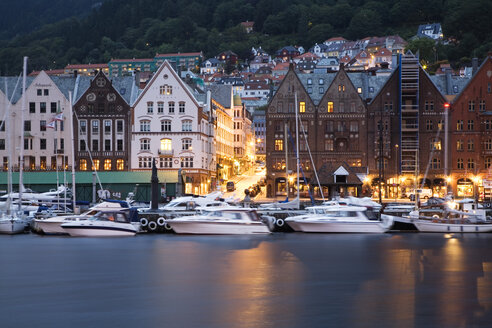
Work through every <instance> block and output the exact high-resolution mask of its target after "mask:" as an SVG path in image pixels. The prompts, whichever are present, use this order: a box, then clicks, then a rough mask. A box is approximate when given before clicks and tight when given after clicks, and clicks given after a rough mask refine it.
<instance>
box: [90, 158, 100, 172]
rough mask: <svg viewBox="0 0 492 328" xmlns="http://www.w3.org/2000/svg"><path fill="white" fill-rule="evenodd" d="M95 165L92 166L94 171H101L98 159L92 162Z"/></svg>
mask: <svg viewBox="0 0 492 328" xmlns="http://www.w3.org/2000/svg"><path fill="white" fill-rule="evenodd" d="M92 163H93V165H92V170H96V171H99V160H98V159H95V160H93V161H92Z"/></svg>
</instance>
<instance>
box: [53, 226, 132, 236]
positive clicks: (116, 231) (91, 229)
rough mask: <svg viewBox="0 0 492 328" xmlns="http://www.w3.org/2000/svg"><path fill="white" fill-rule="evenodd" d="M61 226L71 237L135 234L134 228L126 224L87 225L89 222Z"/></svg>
mask: <svg viewBox="0 0 492 328" xmlns="http://www.w3.org/2000/svg"><path fill="white" fill-rule="evenodd" d="M62 228H63V229H64V230H65V231H66V232H67V233H68V234H69V235H70V236H72V237H128V236H135V234H136V233H137V230H136V228H135V227H134V226H133V225H131V224H127V225H125V226H108V225H89V224H73V223H70V224H63V225H62Z"/></svg>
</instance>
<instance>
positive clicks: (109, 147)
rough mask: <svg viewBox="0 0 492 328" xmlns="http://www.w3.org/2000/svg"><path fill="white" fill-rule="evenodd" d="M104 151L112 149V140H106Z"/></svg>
mask: <svg viewBox="0 0 492 328" xmlns="http://www.w3.org/2000/svg"><path fill="white" fill-rule="evenodd" d="M104 151H111V140H109V139H106V140H104Z"/></svg>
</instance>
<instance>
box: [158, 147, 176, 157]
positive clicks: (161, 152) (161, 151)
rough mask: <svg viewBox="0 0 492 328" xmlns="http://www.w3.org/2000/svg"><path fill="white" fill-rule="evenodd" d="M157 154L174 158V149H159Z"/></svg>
mask: <svg viewBox="0 0 492 328" xmlns="http://www.w3.org/2000/svg"><path fill="white" fill-rule="evenodd" d="M157 153H158V154H159V155H162V156H173V155H174V152H173V150H172V149H160V148H159V149H158V150H157Z"/></svg>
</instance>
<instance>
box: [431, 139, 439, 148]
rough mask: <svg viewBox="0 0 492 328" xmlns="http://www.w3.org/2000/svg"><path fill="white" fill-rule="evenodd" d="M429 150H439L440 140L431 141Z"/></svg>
mask: <svg viewBox="0 0 492 328" xmlns="http://www.w3.org/2000/svg"><path fill="white" fill-rule="evenodd" d="M431 149H432V150H441V140H433V141H431Z"/></svg>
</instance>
